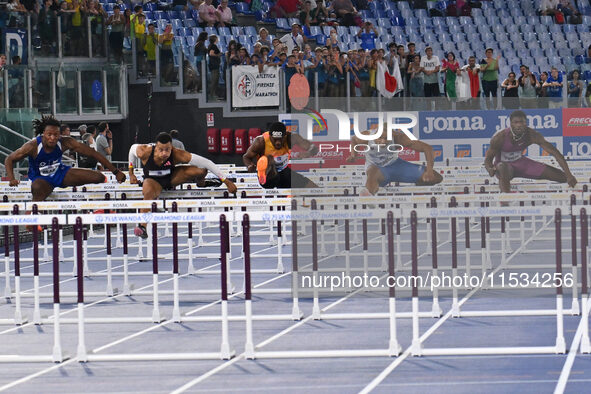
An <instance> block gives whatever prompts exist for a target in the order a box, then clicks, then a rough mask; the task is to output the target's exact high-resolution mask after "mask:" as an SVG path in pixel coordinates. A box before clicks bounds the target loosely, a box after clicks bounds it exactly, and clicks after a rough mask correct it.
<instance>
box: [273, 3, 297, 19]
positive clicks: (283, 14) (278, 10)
mask: <svg viewBox="0 0 591 394" xmlns="http://www.w3.org/2000/svg"><path fill="white" fill-rule="evenodd" d="M298 4H299V1H298V0H277V3H275V6H273V8H271V15H274V16H275V17H276V18H295V17H296V13H297V12H298Z"/></svg>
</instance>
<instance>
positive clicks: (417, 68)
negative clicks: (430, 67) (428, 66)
mask: <svg viewBox="0 0 591 394" xmlns="http://www.w3.org/2000/svg"><path fill="white" fill-rule="evenodd" d="M407 59H408V61H409V62H410V63H409V65H408V76H409V78H408V81H409V87H408V91H409V92H410V97H424V95H425V89H424V80H423V68H422V67H421V57H420V56H419V55H412V56H408V57H407Z"/></svg>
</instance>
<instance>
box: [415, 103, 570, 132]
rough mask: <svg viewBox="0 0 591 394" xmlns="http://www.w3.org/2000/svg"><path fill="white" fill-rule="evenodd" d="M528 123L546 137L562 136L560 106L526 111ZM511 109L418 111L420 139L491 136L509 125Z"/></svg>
mask: <svg viewBox="0 0 591 394" xmlns="http://www.w3.org/2000/svg"><path fill="white" fill-rule="evenodd" d="M524 112H525V113H526V115H527V124H528V126H529V127H531V128H532V129H534V130H537V131H539V132H540V133H542V135H544V136H545V137H558V136H562V130H561V127H560V126H561V124H562V112H561V110H560V109H545V110H538V109H535V110H525V111H524ZM510 116H511V111H505V110H503V111H434V112H420V113H419V138H420V139H452V138H453V139H457V138H491V137H492V136H493V135H494V134H495V133H496V132H498V131H500V130H504V129H506V128H508V127H509V126H510Z"/></svg>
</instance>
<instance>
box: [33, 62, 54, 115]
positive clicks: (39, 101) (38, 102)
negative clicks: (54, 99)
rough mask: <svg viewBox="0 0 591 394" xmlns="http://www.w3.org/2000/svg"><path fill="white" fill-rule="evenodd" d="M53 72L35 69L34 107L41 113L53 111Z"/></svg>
mask: <svg viewBox="0 0 591 394" xmlns="http://www.w3.org/2000/svg"><path fill="white" fill-rule="evenodd" d="M50 88H51V72H49V71H48V70H37V71H33V107H34V108H37V109H38V110H39V111H40V112H41V113H44V114H47V113H51V89H50Z"/></svg>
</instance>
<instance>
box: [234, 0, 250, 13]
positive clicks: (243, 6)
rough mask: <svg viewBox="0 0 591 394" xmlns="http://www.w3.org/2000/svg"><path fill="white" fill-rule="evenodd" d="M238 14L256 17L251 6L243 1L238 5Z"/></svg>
mask: <svg viewBox="0 0 591 394" xmlns="http://www.w3.org/2000/svg"><path fill="white" fill-rule="evenodd" d="M236 12H237V13H238V14H242V15H254V12H252V11H251V10H250V5H249V4H248V3H246V2H242V1H241V2H239V3H236Z"/></svg>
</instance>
